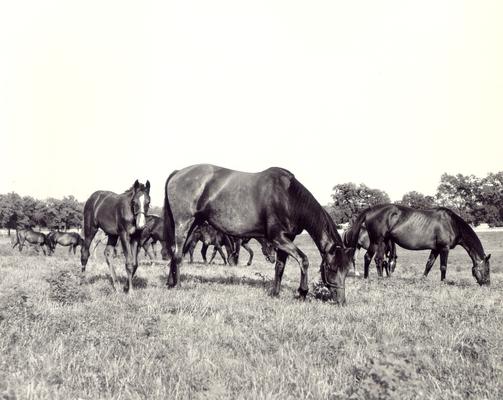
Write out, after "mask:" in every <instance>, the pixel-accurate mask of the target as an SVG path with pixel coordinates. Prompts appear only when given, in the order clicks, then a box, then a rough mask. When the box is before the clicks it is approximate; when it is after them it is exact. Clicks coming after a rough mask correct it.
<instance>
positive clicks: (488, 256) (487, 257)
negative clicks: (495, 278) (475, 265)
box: [486, 254, 491, 262]
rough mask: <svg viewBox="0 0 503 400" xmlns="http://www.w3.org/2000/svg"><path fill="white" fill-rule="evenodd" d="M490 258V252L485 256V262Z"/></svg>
mask: <svg viewBox="0 0 503 400" xmlns="http://www.w3.org/2000/svg"><path fill="white" fill-rule="evenodd" d="M490 258H491V255H490V254H488V255H487V256H486V262H487V261H489V259H490Z"/></svg>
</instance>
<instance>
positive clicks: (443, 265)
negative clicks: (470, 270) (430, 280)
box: [440, 247, 449, 281]
mask: <svg viewBox="0 0 503 400" xmlns="http://www.w3.org/2000/svg"><path fill="white" fill-rule="evenodd" d="M448 257H449V248H448V247H447V248H444V249H442V250H440V280H441V281H444V280H445V274H446V272H447V258H448Z"/></svg>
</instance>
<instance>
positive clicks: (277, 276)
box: [271, 249, 288, 296]
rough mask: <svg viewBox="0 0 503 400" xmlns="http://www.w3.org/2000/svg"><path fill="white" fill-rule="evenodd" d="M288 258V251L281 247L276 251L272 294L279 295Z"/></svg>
mask: <svg viewBox="0 0 503 400" xmlns="http://www.w3.org/2000/svg"><path fill="white" fill-rule="evenodd" d="M287 258H288V253H286V252H284V251H283V250H279V249H278V250H277V251H276V265H275V266H274V286H273V288H272V291H271V296H279V289H280V287H281V280H282V279H283V272H284V271H285V264H286V260H287Z"/></svg>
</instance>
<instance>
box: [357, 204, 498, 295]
mask: <svg viewBox="0 0 503 400" xmlns="http://www.w3.org/2000/svg"><path fill="white" fill-rule="evenodd" d="M363 224H365V226H366V228H367V231H368V234H369V238H370V245H369V248H368V250H367V253H366V254H365V274H364V276H365V278H367V277H368V272H369V265H370V262H371V260H372V257H373V256H374V254H375V257H376V265H377V272H378V274H379V276H382V262H383V258H384V250H385V242H386V241H387V240H391V241H393V242H394V243H396V244H398V245H399V246H400V247H403V248H405V249H407V250H427V249H430V250H431V253H430V257H429V258H428V262H427V263H426V268H425V270H424V276H427V275H428V273H429V272H430V270H431V268H432V266H433V264H434V263H435V260H436V259H437V257H438V256H439V255H440V279H441V280H442V281H443V280H444V279H445V275H446V271H447V258H448V256H449V250H450V249H453V248H454V247H456V246H457V245H460V246H462V247H463V248H464V249H465V250H466V251H467V253H468V255H469V256H470V258H471V259H472V262H473V267H472V274H473V276H474V277H475V279H476V280H477V282H478V283H479V284H480V285H489V284H490V267H489V258H490V257H491V255H490V254H489V255H487V256H486V254H485V252H484V248H483V247H482V243H480V240H479V238H478V237H477V235H476V234H475V232H474V231H473V229H472V228H470V226H469V225H468V224H467V223H466V222H465V221H464V220H463V219H462V218H461V217H460V216H459V215H457V214H456V213H454V212H453V211H452V210H449V209H448V208H444V207H439V208H434V209H431V210H417V209H413V208H410V207H405V206H401V205H398V204H383V205H378V206H374V207H370V208H368V209H366V210H364V211H363V212H362V213H361V214H360V215H359V216H358V218H357V220H356V222H355V223H354V224H353V227H352V228H351V231H350V232H349V233H348V242H349V243H350V244H351V245H356V242H357V240H358V235H359V232H360V229H361V227H362V225H363Z"/></svg>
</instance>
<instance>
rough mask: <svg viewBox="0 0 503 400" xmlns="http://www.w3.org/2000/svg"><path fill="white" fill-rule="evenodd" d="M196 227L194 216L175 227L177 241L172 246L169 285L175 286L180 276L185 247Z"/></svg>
mask: <svg viewBox="0 0 503 400" xmlns="http://www.w3.org/2000/svg"><path fill="white" fill-rule="evenodd" d="M193 227H194V218H193V217H190V218H188V219H187V220H186V221H185V222H182V223H181V224H179V226H178V227H177V228H175V243H174V244H173V246H172V248H171V253H172V257H171V263H170V267H169V274H168V282H167V283H168V287H174V286H176V285H177V283H178V279H179V277H180V266H181V264H182V262H183V249H184V247H185V242H186V241H187V238H188V237H189V234H190V233H191V231H192V229H193Z"/></svg>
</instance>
